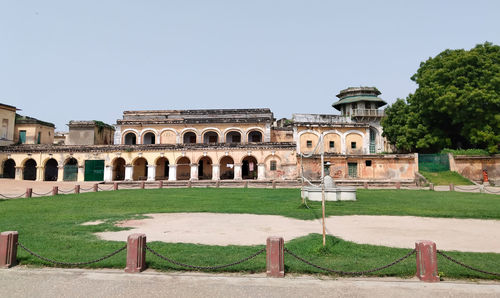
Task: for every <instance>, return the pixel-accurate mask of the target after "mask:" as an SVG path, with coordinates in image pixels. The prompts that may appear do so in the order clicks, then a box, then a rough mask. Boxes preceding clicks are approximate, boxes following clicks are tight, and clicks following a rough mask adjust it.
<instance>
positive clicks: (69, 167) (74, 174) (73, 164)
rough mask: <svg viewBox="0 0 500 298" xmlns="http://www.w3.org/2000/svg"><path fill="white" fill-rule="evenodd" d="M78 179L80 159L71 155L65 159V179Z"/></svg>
mask: <svg viewBox="0 0 500 298" xmlns="http://www.w3.org/2000/svg"><path fill="white" fill-rule="evenodd" d="M77 179H78V160H76V158H74V157H69V158H67V159H66V160H65V161H64V169H63V180H64V181H76V180H77Z"/></svg>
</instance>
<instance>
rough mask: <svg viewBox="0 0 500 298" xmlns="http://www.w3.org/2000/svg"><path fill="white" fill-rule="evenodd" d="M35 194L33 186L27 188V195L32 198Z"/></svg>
mask: <svg viewBox="0 0 500 298" xmlns="http://www.w3.org/2000/svg"><path fill="white" fill-rule="evenodd" d="M32 196H33V188H26V195H25V197H27V198H31V197H32Z"/></svg>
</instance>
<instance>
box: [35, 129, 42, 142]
mask: <svg viewBox="0 0 500 298" xmlns="http://www.w3.org/2000/svg"><path fill="white" fill-rule="evenodd" d="M41 140H42V133H41V132H38V136H37V138H36V143H37V144H40V143H41Z"/></svg>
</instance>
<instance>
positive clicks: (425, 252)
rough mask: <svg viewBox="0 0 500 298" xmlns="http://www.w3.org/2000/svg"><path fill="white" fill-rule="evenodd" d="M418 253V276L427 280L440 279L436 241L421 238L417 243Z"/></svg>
mask: <svg viewBox="0 0 500 298" xmlns="http://www.w3.org/2000/svg"><path fill="white" fill-rule="evenodd" d="M415 250H416V255H417V277H418V278H419V279H420V280H421V281H425V282H437V281H439V275H438V268H437V252H436V243H434V242H432V241H428V240H420V241H417V242H416V243H415Z"/></svg>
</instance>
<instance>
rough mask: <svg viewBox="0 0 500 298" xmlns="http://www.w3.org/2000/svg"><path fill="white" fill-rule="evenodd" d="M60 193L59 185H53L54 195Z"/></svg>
mask: <svg viewBox="0 0 500 298" xmlns="http://www.w3.org/2000/svg"><path fill="white" fill-rule="evenodd" d="M58 194H59V187H57V186H53V187H52V195H53V196H57V195H58Z"/></svg>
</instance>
